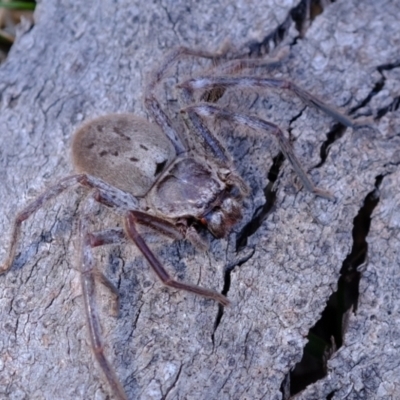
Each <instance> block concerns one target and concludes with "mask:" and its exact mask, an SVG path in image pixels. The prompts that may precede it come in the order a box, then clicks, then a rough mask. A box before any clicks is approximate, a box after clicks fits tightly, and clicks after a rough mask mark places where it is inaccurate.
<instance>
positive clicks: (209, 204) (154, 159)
mask: <svg viewBox="0 0 400 400" xmlns="http://www.w3.org/2000/svg"><path fill="white" fill-rule="evenodd" d="M72 160H73V163H74V166H75V169H76V171H77V172H78V173H80V174H88V175H91V176H93V177H96V178H99V179H101V180H102V181H104V182H107V183H109V184H110V185H112V186H114V187H116V188H118V189H120V190H122V191H124V192H126V193H130V194H132V195H133V196H135V197H136V198H141V199H142V204H141V208H142V209H144V210H146V212H149V213H150V214H151V215H154V216H157V217H159V218H162V219H164V220H166V221H168V222H170V223H173V224H176V223H177V221H179V223H180V225H181V226H183V228H186V227H188V224H189V222H190V223H193V222H194V223H199V224H202V225H205V226H207V227H208V228H209V230H210V231H211V233H212V234H213V235H214V236H215V237H218V238H220V237H224V236H226V235H227V234H228V233H229V231H230V229H231V227H232V226H233V225H234V224H235V223H236V222H237V221H238V220H239V219H240V217H241V211H240V210H241V199H242V196H241V195H240V193H239V191H238V190H235V187H233V186H231V185H229V184H227V183H226V182H224V181H223V180H222V178H223V177H224V176H225V175H226V170H225V169H218V167H217V166H216V165H214V164H213V163H211V162H210V161H206V160H205V159H201V158H199V157H196V156H195V155H192V154H190V153H188V154H186V153H185V154H182V155H180V156H178V155H177V154H176V151H175V149H174V147H173V146H172V144H171V142H170V141H169V140H168V139H167V137H166V136H165V135H164V133H163V132H162V131H161V130H160V128H159V127H158V126H157V125H154V124H150V123H149V122H147V121H146V120H143V119H141V118H138V117H136V116H134V115H131V114H110V115H107V116H106V117H100V118H97V119H95V120H92V121H89V122H87V123H86V124H84V125H83V126H82V127H81V128H80V129H78V130H77V131H76V133H75V134H74V137H73V140H72ZM221 177H222V178H221ZM243 185H244V183H243ZM231 192H236V194H235V195H233V194H231ZM196 243H197V242H196V241H195V244H196Z"/></svg>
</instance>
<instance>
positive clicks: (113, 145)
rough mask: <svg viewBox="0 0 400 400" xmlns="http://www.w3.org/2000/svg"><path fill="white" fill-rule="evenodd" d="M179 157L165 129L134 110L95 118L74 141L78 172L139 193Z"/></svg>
mask: <svg viewBox="0 0 400 400" xmlns="http://www.w3.org/2000/svg"><path fill="white" fill-rule="evenodd" d="M175 157H176V153H175V149H174V147H173V145H172V144H171V142H170V141H169V140H168V138H167V137H166V136H165V135H164V133H163V132H162V130H161V129H160V128H159V127H158V126H157V125H153V124H151V123H149V122H148V121H146V120H144V119H142V118H139V117H136V116H134V115H132V114H111V115H107V116H105V117H99V118H96V119H94V120H91V121H89V122H87V123H86V124H84V125H83V126H82V127H81V128H80V129H78V131H77V132H76V133H75V135H74V138H73V141H72V158H73V163H74V166H75V169H76V170H77V172H79V173H87V174H89V175H93V176H95V177H98V178H100V179H102V180H104V181H106V182H108V183H110V184H111V185H113V186H115V187H117V188H118V189H121V190H123V191H125V192H128V193H131V194H133V195H134V196H138V197H143V196H144V195H145V194H146V193H147V192H148V191H149V189H150V188H151V187H152V185H153V184H154V182H155V181H156V180H157V178H158V177H159V176H160V175H161V173H162V172H163V171H164V169H165V168H166V167H167V166H168V165H169V164H170V163H171V162H172V161H173V160H174V159H175Z"/></svg>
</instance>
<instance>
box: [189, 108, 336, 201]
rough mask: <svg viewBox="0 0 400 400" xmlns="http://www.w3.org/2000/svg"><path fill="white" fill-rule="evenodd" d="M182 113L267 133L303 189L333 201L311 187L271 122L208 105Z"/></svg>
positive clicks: (332, 198) (278, 131)
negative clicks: (228, 122)
mask: <svg viewBox="0 0 400 400" xmlns="http://www.w3.org/2000/svg"><path fill="white" fill-rule="evenodd" d="M182 111H184V112H187V111H190V112H196V113H197V114H199V115H201V116H205V117H209V116H218V117H221V118H225V119H229V120H231V121H234V122H236V123H239V124H242V125H246V126H248V127H249V128H252V129H254V130H258V131H264V132H269V133H271V134H273V135H274V136H275V137H276V138H277V140H278V142H279V146H280V148H281V150H282V153H283V154H284V155H285V157H286V158H287V159H288V160H289V162H290V163H291V164H292V167H293V169H294V170H295V172H296V173H297V175H298V177H299V178H300V179H301V181H302V183H303V185H304V187H305V188H306V189H307V190H308V191H309V192H311V193H314V194H315V195H317V196H320V197H324V198H326V199H328V200H335V197H334V196H333V195H332V194H331V193H330V192H328V191H326V190H323V189H320V188H317V187H315V186H314V185H313V183H312V182H311V180H310V178H309V177H308V176H307V173H306V172H305V170H304V168H303V167H302V165H301V163H300V161H299V160H298V158H297V157H296V155H295V154H294V152H293V149H292V146H291V145H290V142H289V140H288V139H287V138H286V137H285V136H284V134H283V132H282V131H281V130H280V129H279V127H278V126H276V125H274V124H272V123H271V122H268V121H264V120H263V119H261V118H257V117H253V116H248V115H243V114H239V113H235V112H232V111H227V110H224V109H222V108H220V107H216V106H211V105H209V104H198V105H193V106H190V107H187V108H186V109H184V110H182Z"/></svg>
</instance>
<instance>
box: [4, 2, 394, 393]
mask: <svg viewBox="0 0 400 400" xmlns="http://www.w3.org/2000/svg"><path fill="white" fill-rule="evenodd" d="M215 3H216V2H213V1H201V2H189V3H188V2H186V1H165V2H164V1H161V2H160V1H154V2H137V4H133V2H131V1H120V2H118V3H115V2H112V1H103V2H102V3H101V7H100V6H98V5H97V4H98V3H97V2H93V3H92V2H90V1H87V2H76V1H72V0H71V1H69V0H58V1H43V2H42V3H41V4H39V5H38V8H37V11H36V22H35V26H34V27H33V28H32V29H27V28H28V27H25V30H24V31H22V30H21V33H20V37H19V39H18V40H17V42H16V44H15V46H14V47H13V50H12V53H11V54H10V56H9V59H8V60H7V62H6V63H5V64H4V65H2V66H1V68H0V92H1V103H0V107H1V115H0V119H1V123H0V137H1V147H0V176H1V177H2V178H1V183H0V199H1V204H2V207H1V213H0V227H1V231H2V233H3V235H2V242H1V243H2V245H1V248H0V252H1V254H0V255H2V256H3V258H4V257H5V252H6V249H7V246H8V235H9V232H10V228H11V224H12V221H13V218H14V216H15V214H16V212H17V211H18V210H20V209H21V208H22V207H23V205H24V204H26V203H27V201H29V200H31V199H33V198H34V197H35V196H36V195H37V194H38V193H40V192H41V191H42V190H43V188H44V187H46V185H49V184H51V183H54V182H56V181H57V180H58V179H59V178H60V177H62V176H65V175H67V174H69V173H71V172H72V168H71V166H70V163H69V144H70V138H71V134H72V133H73V131H74V130H75V129H76V128H77V127H78V126H79V125H80V124H81V123H82V121H84V120H86V119H88V118H91V117H94V116H98V115H103V114H106V113H111V112H127V111H129V112H133V113H135V114H138V115H141V116H146V111H145V109H144V107H143V105H142V91H143V88H144V85H145V81H146V79H145V76H146V73H147V72H149V71H150V70H151V68H152V67H154V65H157V64H158V63H159V62H160V60H161V59H162V56H163V54H165V53H166V52H167V51H168V50H169V49H170V48H173V47H174V46H177V45H185V46H192V47H198V48H203V49H208V50H217V49H218V48H220V46H221V44H222V43H223V42H224V41H226V40H227V39H228V40H229V41H230V43H232V44H233V45H234V46H235V47H236V48H237V49H239V50H240V51H241V52H242V53H245V52H246V51H248V49H249V48H250V47H251V46H248V43H249V42H250V41H253V43H257V42H258V43H261V42H262V41H263V39H264V38H266V37H267V36H268V34H270V33H271V32H274V31H275V30H276V29H277V28H278V26H279V25H280V24H282V23H283V22H284V21H285V20H287V16H288V15H289V12H290V10H291V9H292V8H293V7H295V6H296V5H297V4H298V2H296V1H294V0H293V1H285V2H282V1H278V0H269V1H265V2H263V4H260V2H254V3H253V2H249V1H243V2H241V1H238V2H236V5H232V4H231V2H225V1H220V2H217V3H218V4H215ZM399 15H400V3H399V2H396V1H395V0H392V1H380V2H376V1H373V0H368V1H367V0H366V1H363V2H359V1H357V0H353V1H342V0H339V1H337V2H335V3H334V4H332V5H329V6H328V7H326V9H325V10H324V12H323V13H322V14H321V15H319V16H318V17H317V18H316V19H315V20H314V21H313V22H312V24H311V26H310V28H309V29H308V30H307V31H306V32H305V35H304V36H303V37H299V38H298V39H297V40H296V41H295V40H294V38H295V37H296V36H297V35H298V32H297V31H296V29H295V27H294V25H293V24H292V25H290V24H289V25H287V24H286V25H285V26H286V28H289V29H288V31H287V32H286V35H287V36H286V40H287V42H288V43H290V44H291V52H290V56H289V57H288V58H287V59H286V60H285V61H284V62H283V63H282V68H281V69H280V70H273V71H268V73H270V74H272V75H273V76H283V77H289V78H290V79H291V80H292V81H294V82H296V83H297V84H299V85H300V86H301V87H303V88H305V89H307V90H309V91H310V92H312V93H313V94H316V95H318V96H319V97H321V98H322V99H324V100H325V101H326V102H328V103H330V104H332V105H335V106H337V107H341V108H342V109H344V110H347V111H350V110H353V117H354V118H357V117H359V116H368V115H369V116H371V115H372V116H373V117H374V119H375V126H376V127H377V128H378V129H379V132H374V131H371V130H368V129H364V130H357V131H353V130H351V129H347V130H342V131H341V133H342V134H341V135H338V136H339V137H338V138H337V140H334V141H333V143H332V144H331V145H330V147H329V152H328V155H327V157H326V159H325V157H324V159H322V160H321V152H320V149H321V147H323V145H324V144H325V143H327V140H328V136H329V133H330V132H332V130H331V129H332V125H333V122H332V120H331V119H330V118H329V117H327V116H325V115H323V114H322V113H320V112H317V111H315V110H314V109H310V108H305V107H304V105H303V104H302V103H301V102H300V101H299V100H298V99H295V98H293V96H292V95H291V94H287V93H277V92H268V93H266V92H261V91H259V90H258V91H257V92H256V93H254V92H253V93H252V92H246V93H240V94H238V93H237V92H232V93H231V92H228V93H226V96H224V97H223V98H222V99H221V103H223V102H225V104H227V105H228V106H229V107H234V108H237V109H239V110H240V111H247V112H250V113H252V114H257V115H259V116H261V117H263V118H266V119H268V120H271V121H272V122H275V123H277V124H279V125H280V126H281V127H282V128H283V129H284V130H289V131H290V134H291V138H292V139H293V146H294V148H295V151H296V154H297V155H298V156H299V158H300V159H301V160H302V161H303V163H304V165H305V166H306V167H307V169H309V170H310V174H311V176H312V179H313V181H314V182H315V183H318V185H319V186H320V187H323V188H325V189H328V190H330V191H332V192H333V193H334V194H335V196H336V197H337V199H338V200H337V201H336V202H330V201H327V200H324V199H320V198H316V197H314V196H312V195H310V194H309V193H307V192H306V191H305V190H299V184H298V182H297V179H296V178H295V175H294V173H293V171H292V169H291V167H290V166H289V165H288V163H287V162H286V161H285V162H284V164H283V167H282V168H281V171H280V175H279V179H278V180H277V182H276V183H275V188H276V190H277V198H276V203H275V205H274V208H273V210H272V212H271V213H270V214H269V215H268V217H267V219H266V220H265V221H264V222H263V223H262V224H261V225H260V226H259V227H258V229H257V230H256V232H255V233H253V234H252V235H251V236H249V237H248V238H247V242H246V245H245V247H244V248H242V249H241V250H240V251H239V252H238V253H236V252H235V248H236V246H235V243H236V239H237V238H238V236H239V235H240V233H241V232H242V231H243V228H244V227H245V226H247V224H248V223H249V222H250V221H251V220H252V219H254V216H255V215H256V214H257V210H259V208H260V207H261V206H263V205H264V203H265V196H264V188H265V187H267V184H268V173H269V170H270V168H271V166H272V162H273V161H272V160H273V157H275V156H276V155H277V154H278V152H279V150H278V148H277V145H276V142H275V141H274V140H273V138H271V137H270V136H268V135H266V136H262V135H259V134H254V133H252V132H247V131H243V130H240V129H234V130H233V131H232V133H231V134H230V136H229V137H226V135H224V137H225V140H226V143H227V146H228V148H229V150H230V151H231V153H232V155H233V157H234V159H235V160H236V166H237V169H238V170H239V172H240V173H241V174H242V176H244V177H245V179H246V181H247V182H248V184H249V186H250V187H251V195H250V197H249V199H248V200H247V201H246V203H245V212H244V218H243V221H242V222H241V223H240V224H239V225H238V226H237V227H236V228H235V231H234V232H233V233H232V234H231V235H230V236H229V238H228V239H227V240H219V241H217V240H213V239H212V238H211V237H208V239H209V240H210V243H211V244H210V249H209V251H208V252H207V253H205V254H202V253H200V252H199V251H197V250H196V249H194V248H193V247H192V246H191V245H189V244H188V243H185V242H180V243H171V242H168V241H165V240H160V239H157V238H156V240H155V239H154V236H152V237H150V238H149V240H150V242H151V245H152V247H153V248H154V249H155V250H156V251H157V252H158V254H159V255H160V257H161V258H162V259H163V260H165V265H166V267H167V268H168V269H169V270H170V271H171V272H173V273H174V275H175V276H177V277H179V279H182V280H185V281H187V282H193V283H198V284H201V285H202V286H206V287H212V288H215V289H217V290H222V287H223V286H224V277H225V288H229V290H228V293H227V295H228V297H229V298H230V299H231V300H232V302H233V306H232V307H230V308H227V309H225V310H224V312H223V313H222V316H221V314H218V306H217V305H216V304H214V303H213V302H210V301H206V300H203V299H201V298H197V297H195V296H192V295H189V294H187V293H182V292H178V291H174V290H169V289H165V288H163V287H162V285H161V284H159V283H158V282H157V281H156V278H154V276H153V274H152V273H151V271H149V268H148V266H147V264H146V262H145V261H144V260H143V258H142V256H140V254H138V252H137V251H136V249H135V248H134V246H133V245H130V244H127V245H126V246H122V247H112V248H109V249H103V250H100V251H98V252H97V253H98V260H99V265H101V268H103V269H104V271H105V272H106V274H107V276H108V277H109V278H110V279H111V280H112V281H113V282H114V283H115V284H116V285H117V286H118V288H119V291H120V293H121V309H120V314H119V316H118V318H115V317H113V316H112V312H111V305H112V304H111V300H110V297H109V296H108V295H107V293H106V292H105V291H100V294H101V296H99V303H100V304H101V307H100V308H101V314H102V321H103V330H104V338H105V342H106V344H107V354H108V357H109V359H110V361H111V362H112V364H113V365H114V366H115V368H116V372H117V374H118V376H119V377H120V379H121V381H122V383H123V386H124V388H125V390H126V391H127V393H128V395H129V398H131V399H134V398H142V399H161V398H165V399H217V398H218V399H261V398H263V399H280V398H282V396H283V395H282V390H281V386H282V383H283V381H284V379H285V376H287V374H288V373H289V371H290V370H291V369H292V368H293V367H294V366H295V365H296V363H297V362H298V361H299V360H300V359H301V357H302V353H303V348H304V345H305V343H306V339H305V337H306V335H307V333H308V331H309V329H310V328H311V327H312V326H313V325H314V324H315V323H316V321H317V320H318V319H319V318H320V315H321V312H322V311H323V309H324V307H325V305H326V302H327V299H328V298H329V296H330V295H331V293H332V292H333V291H334V290H336V286H337V282H338V278H339V273H340V269H341V267H342V264H343V262H344V260H345V259H346V257H347V255H348V254H349V253H350V251H351V249H352V245H353V236H352V230H353V220H354V218H355V217H356V216H357V214H358V213H359V210H360V209H361V207H362V205H363V203H364V200H365V198H366V196H367V194H368V193H371V192H373V191H374V190H375V189H376V186H377V177H379V179H378V182H379V184H380V186H379V189H380V191H379V192H375V195H378V196H379V202H378V204H377V206H376V208H375V210H374V212H373V215H372V220H371V228H370V233H369V236H368V237H367V241H368V243H369V249H368V259H367V262H366V264H365V265H364V266H363V272H362V276H361V281H360V289H359V293H360V294H359V302H358V308H357V312H356V314H355V313H352V312H351V313H350V315H349V317H348V318H349V321H348V325H347V332H346V333H345V339H344V344H343V346H342V347H341V348H340V349H339V351H338V352H337V353H335V354H334V355H333V357H332V359H331V360H330V361H329V362H328V374H327V376H326V377H325V378H323V379H322V380H320V381H318V382H316V383H314V384H312V385H310V386H309V387H307V388H306V390H305V391H304V392H302V393H300V394H298V395H297V396H298V397H297V398H301V399H321V398H328V397H329V398H331V399H343V398H346V399H358V398H360V399H361V398H362V399H374V398H385V399H386V398H393V399H394V398H399V397H400V386H399V378H398V377H399V376H400V350H399V346H400V308H399V304H400V299H399V296H400V294H399V293H400V290H399V289H400V274H399V261H400V260H399V253H398V248H399V240H400V236H399V232H400V231H399V224H400V222H399V221H400V211H399V209H398V207H397V205H398V203H399V201H400V197H399V191H398V187H399V185H400V171H399V163H400V156H399V155H400V151H399V150H400V131H399V122H400V114H399V113H400V111H399V110H398V105H399V96H400V85H399V82H400V79H399V78H400V75H399V74H400V59H399V47H400V29H399V22H398V16H399ZM278 37H279V35H275V39H277V38H278ZM272 41H273V40H272ZM256 47H257V46H252V47H251V48H252V49H255V48H256ZM260 49H262V50H265V46H261V47H260ZM182 65H184V67H182V69H178V70H177V71H172V74H173V75H174V76H175V77H176V80H180V79H182V76H184V75H183V72H182V71H185V73H186V72H187V69H188V66H189V69H190V68H191V67H195V66H196V65H197V64H196V63H194V62H193V61H192V60H188V61H187V62H185V63H184V64H182ZM257 73H258V74H260V73H263V72H262V71H257ZM167 89H168V87H167ZM160 98H161V101H162V103H163V105H164V106H165V108H166V109H173V110H174V111H176V110H177V106H176V102H175V100H176V97H175V93H174V92H171V91H169V90H168V91H166V92H164V91H162V90H160ZM221 129H222V130H224V131H226V126H225V125H223V126H222V128H221ZM225 133H226V132H225ZM333 136H334V135H333V133H332V134H331V135H330V136H329V137H330V138H331V137H333ZM321 161H322V162H321ZM316 165H318V167H315V166H316ZM83 193H84V191H83V190H81V189H78V190H73V191H71V192H69V194H67V195H62V196H60V198H59V199H58V200H57V201H54V202H52V203H51V204H49V205H47V206H46V207H45V208H43V209H42V210H41V211H39V212H38V213H37V214H36V216H35V217H33V218H32V219H31V220H29V221H28V222H26V223H25V224H24V226H23V231H24V234H23V237H22V240H21V243H20V246H19V251H18V256H17V259H16V261H15V263H14V265H13V268H12V270H11V271H10V272H9V273H7V274H6V275H2V276H0V288H1V290H0V310H1V311H0V313H1V314H0V315H1V320H0V324H1V328H0V355H1V358H0V371H1V374H0V398H4V399H5V398H7V399H42V398H45V399H105V398H107V397H109V398H110V397H111V398H112V396H111V394H110V392H109V388H108V386H107V384H106V383H105V382H104V379H103V376H102V374H101V372H100V371H99V368H98V366H97V364H96V362H95V361H94V357H93V355H92V353H91V350H90V344H89V341H88V337H87V328H86V324H85V314H84V312H83V301H82V296H81V287H80V278H79V272H78V270H77V268H76V249H77V243H76V241H74V237H75V230H76V229H75V221H76V217H77V214H78V206H79V201H80V199H82V194H83ZM116 224H118V219H117V218H116V217H115V216H113V215H112V214H110V212H104V214H101V215H100V216H99V227H101V226H115V225H116ZM227 267H231V268H232V267H233V269H232V271H231V273H230V274H226V275H224V268H227ZM227 277H229V279H227ZM228 283H229V284H230V286H229V287H228Z"/></svg>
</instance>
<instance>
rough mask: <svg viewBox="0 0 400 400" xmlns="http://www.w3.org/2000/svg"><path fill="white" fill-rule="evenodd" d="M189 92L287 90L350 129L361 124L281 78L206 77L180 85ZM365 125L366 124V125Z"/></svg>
mask: <svg viewBox="0 0 400 400" xmlns="http://www.w3.org/2000/svg"><path fill="white" fill-rule="evenodd" d="M179 86H180V87H182V88H185V89H187V90H192V91H193V90H196V89H212V88H214V87H219V86H221V87H223V88H227V87H238V88H242V89H252V88H255V87H260V88H273V89H274V88H276V89H287V90H289V91H291V92H293V93H294V94H295V95H296V96H297V97H299V98H300V99H301V100H302V101H303V102H304V103H306V104H307V105H310V106H313V107H315V108H317V109H318V110H321V111H322V112H324V113H325V114H327V115H329V116H331V117H332V118H334V119H335V120H337V121H339V122H340V123H341V124H343V125H345V126H348V127H350V128H357V127H359V124H358V123H357V122H354V121H353V120H352V119H350V118H349V117H347V116H346V115H344V114H342V113H341V112H340V111H338V110H336V109H335V108H334V107H332V106H329V105H327V104H326V103H324V102H323V101H322V100H320V99H319V98H318V97H316V96H314V95H312V94H311V93H309V92H307V91H306V90H303V89H301V88H300V87H299V86H297V85H295V84H294V83H293V82H290V81H288V80H286V79H279V78H257V77H252V76H241V77H224V76H211V77H210V76H204V77H198V78H194V79H189V80H187V81H186V82H183V83H182V84H180V85H179ZM364 125H365V124H364Z"/></svg>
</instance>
